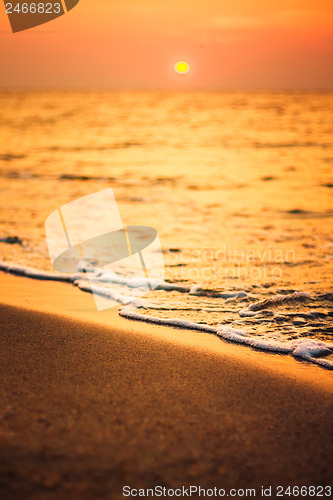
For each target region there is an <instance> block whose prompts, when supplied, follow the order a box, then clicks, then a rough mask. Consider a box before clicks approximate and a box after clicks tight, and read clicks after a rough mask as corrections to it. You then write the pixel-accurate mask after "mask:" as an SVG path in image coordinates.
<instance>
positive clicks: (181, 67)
mask: <svg viewBox="0 0 333 500" xmlns="http://www.w3.org/2000/svg"><path fill="white" fill-rule="evenodd" d="M175 70H176V71H177V73H180V74H182V75H184V74H185V73H188V72H189V71H190V65H189V64H188V63H187V62H185V61H179V62H177V63H176V64H175Z"/></svg>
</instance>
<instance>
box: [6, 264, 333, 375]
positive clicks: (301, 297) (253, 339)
mask: <svg viewBox="0 0 333 500" xmlns="http://www.w3.org/2000/svg"><path fill="white" fill-rule="evenodd" d="M0 270H1V271H3V272H8V273H11V274H15V275H19V276H25V277H28V278H33V279H39V280H49V281H62V282H67V283H72V284H73V285H74V286H77V287H78V288H79V289H80V290H82V291H84V292H89V293H97V294H99V295H102V296H104V297H106V298H109V299H111V300H113V301H115V302H116V303H117V304H119V305H120V306H122V307H120V309H119V315H120V316H122V317H124V318H127V319H130V320H136V321H143V322H146V323H154V324H157V325H164V326H169V327H174V328H183V329H187V330H196V331H202V332H207V333H210V334H214V335H217V336H219V337H221V338H223V339H224V340H226V341H229V342H235V343H237V344H243V345H247V346H249V347H252V348H255V349H260V350H262V351H266V352H271V353H279V354H287V355H292V356H293V357H295V358H298V359H302V360H305V361H308V362H310V363H314V364H316V365H318V366H321V367H323V368H326V369H330V370H333V362H332V361H330V360H328V359H325V356H328V355H330V354H332V353H333V343H328V342H323V341H321V340H317V339H311V338H298V339H292V340H288V341H278V340H275V339H274V340H272V339H269V338H267V337H266V338H265V337H264V336H263V335H250V334H249V333H247V332H245V331H243V330H239V329H235V328H233V327H231V326H230V325H226V324H223V325H222V324H220V325H218V326H211V325H208V324H205V323H197V322H194V321H190V320H186V319H182V318H176V317H173V318H160V317H155V316H151V315H148V314H143V313H142V312H139V310H140V309H148V308H149V306H150V304H149V302H148V301H147V300H146V299H142V298H140V297H136V296H135V295H133V294H132V293H131V290H132V291H133V290H136V289H139V288H140V287H142V286H143V285H144V283H145V280H143V279H142V278H139V277H131V278H128V277H124V276H120V275H117V274H116V273H113V272H111V271H104V270H102V269H95V268H92V267H90V268H87V269H86V272H84V270H83V269H78V272H77V273H75V274H71V275H68V274H59V273H53V272H46V271H41V270H37V269H34V268H31V267H25V266H20V265H17V264H10V263H7V262H4V261H0ZM88 280H89V281H88ZM106 284H113V285H115V286H116V287H117V286H119V285H121V287H122V288H121V289H120V290H118V289H117V288H116V287H113V288H111V287H108V286H105V285H106ZM159 289H160V290H164V291H165V292H170V291H177V292H180V293H187V294H188V295H189V297H191V296H198V295H199V296H201V295H205V296H207V297H211V296H212V292H214V291H213V290H207V289H202V288H200V287H198V286H195V287H184V286H181V285H177V284H172V283H167V282H163V283H161V284H160V285H159ZM217 294H218V295H217ZM331 296H332V294H331V293H328V294H321V295H319V296H318V297H320V298H323V299H324V300H332V297H331ZM214 297H218V298H221V300H224V301H226V302H227V301H228V300H229V299H230V298H236V299H237V298H246V297H247V293H246V292H244V291H237V292H217V291H216V295H214ZM309 300H310V301H311V300H314V298H313V297H312V296H311V295H310V294H309V293H307V292H294V293H292V294H288V295H284V296H281V295H278V296H276V297H273V298H272V299H268V300H263V301H258V302H254V303H251V304H250V305H249V307H248V308H247V309H241V310H240V311H238V313H239V316H240V317H241V318H242V317H243V318H246V317H249V318H251V317H252V316H256V315H257V314H264V315H267V316H270V315H271V311H270V310H269V308H274V307H278V306H279V305H281V304H284V303H296V302H304V301H309ZM151 308H152V309H158V308H156V307H154V306H152V307H151ZM161 309H163V308H161ZM169 310H172V309H169ZM193 310H195V309H193ZM320 314H321V313H317V312H316V311H310V312H309V313H301V314H300V313H298V314H297V316H306V317H310V316H311V317H312V316H316V315H317V316H318V315H320Z"/></svg>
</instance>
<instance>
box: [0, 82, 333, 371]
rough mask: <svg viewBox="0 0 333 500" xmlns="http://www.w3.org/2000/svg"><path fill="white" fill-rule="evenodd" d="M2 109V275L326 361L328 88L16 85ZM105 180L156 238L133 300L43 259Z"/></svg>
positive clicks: (90, 270)
mask: <svg viewBox="0 0 333 500" xmlns="http://www.w3.org/2000/svg"><path fill="white" fill-rule="evenodd" d="M0 110H1V111H0V190H1V215H0V261H1V262H0V269H2V270H3V271H6V272H12V273H16V274H22V275H25V276H29V277H31V278H36V279H51V280H53V279H54V280H62V281H68V282H69V283H71V284H72V285H74V286H79V287H80V288H81V289H82V293H84V292H87V291H88V292H89V291H90V292H91V291H92V288H91V283H92V282H93V283H94V285H93V286H94V287H95V289H96V287H97V288H98V287H100V293H101V295H103V294H104V296H105V297H108V295H109V296H110V297H112V300H113V301H115V302H116V303H117V307H118V308H119V313H120V314H121V315H122V316H124V317H126V318H128V319H129V320H137V321H146V322H147V323H158V324H164V325H168V326H170V327H173V328H187V329H190V330H191V329H193V330H203V331H207V334H208V333H213V334H216V335H219V336H220V337H221V338H223V339H225V340H226V341H228V342H234V343H242V344H245V345H248V346H249V348H256V349H261V350H266V351H270V352H275V353H278V354H281V355H282V354H283V355H286V354H287V355H293V356H294V357H295V359H297V360H301V362H302V363H306V364H308V365H309V366H313V365H314V364H315V365H320V366H322V367H324V368H333V287H332V277H333V231H332V230H333V196H332V194H333V121H332V116H333V93H330V92H301V91H299V92H298V91H289V92H277V91H274V92H273V91H270V92H263V91H260V92H259V91H256V92H255V91H253V92H243V91H233V92H231V91H221V92H216V91H209V92H206V91H205V92H204V91H195V92H192V91H186V92H185V91H184V92H178V91H102V90H99V91H92V90H87V91H73V90H71V91H64V90H62V91H51V90H48V91H40V90H34V91H23V90H17V91H1V92H0ZM110 188H111V189H112V190H113V193H114V196H115V199H116V203H117V207H118V210H119V213H120V216H121V220H122V221H123V223H124V225H125V226H148V227H151V228H154V230H156V232H157V234H158V237H159V241H160V245H161V250H162V255H163V261H164V279H163V280H162V281H160V283H159V285H158V286H157V287H156V288H154V289H151V290H148V291H147V290H146V292H145V293H143V291H142V282H141V281H140V280H139V279H138V280H135V276H134V275H132V276H130V277H128V276H122V272H121V267H120V268H119V270H118V271H116V272H114V273H113V274H110V273H107V272H106V271H105V270H104V269H103V266H102V265H101V263H100V262H98V259H97V260H96V259H95V261H90V262H86V263H85V266H86V267H84V266H83V268H82V266H81V267H80V266H78V269H77V271H76V272H75V273H65V274H64V273H59V272H57V271H56V270H55V269H54V268H53V266H52V262H51V260H50V256H49V250H48V245H47V241H46V237H45V221H46V219H47V218H48V216H49V215H50V214H51V213H52V212H54V211H55V210H57V209H58V208H59V207H62V206H64V205H66V204H68V203H70V202H72V201H74V200H77V199H80V198H82V197H84V196H88V195H91V194H93V193H97V192H100V191H103V190H107V189H110ZM107 215H108V214H107V213H103V209H101V213H100V216H101V218H105V217H107ZM68 286H70V285H68ZM136 288H137V290H136ZM136 292H137V293H136ZM139 296H140V300H138V297H139Z"/></svg>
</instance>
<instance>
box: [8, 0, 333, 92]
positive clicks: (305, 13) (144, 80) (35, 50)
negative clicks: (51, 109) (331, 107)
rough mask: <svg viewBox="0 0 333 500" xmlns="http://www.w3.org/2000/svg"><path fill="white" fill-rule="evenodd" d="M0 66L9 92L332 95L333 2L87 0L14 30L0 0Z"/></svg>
mask: <svg viewBox="0 0 333 500" xmlns="http://www.w3.org/2000/svg"><path fill="white" fill-rule="evenodd" d="M36 1H37V0H36ZM14 3H15V0H14V1H13V4H14ZM180 60H185V61H187V62H188V63H189V64H190V71H189V72H188V73H186V74H185V75H179V74H178V73H177V72H176V71H175V69H174V66H175V63H176V62H177V61H180ZM0 67H1V71H0V86H1V87H2V88H7V87H10V88H12V87H14V88H16V87H28V88H31V87H37V88H45V87H46V88H116V89H122V88H133V89H141V88H143V89H145V88H152V89H154V88H158V89H159V88H162V89H183V88H184V89H188V88H189V89H230V88H232V89H323V90H326V89H333V1H332V0H277V1H276V0H235V1H234V2H231V1H230V0H80V2H79V4H78V5H77V6H76V7H75V8H74V9H72V10H71V11H70V12H68V13H67V14H66V15H64V16H61V17H59V18H58V19H55V20H53V21H51V22H49V23H47V24H44V25H42V26H39V27H36V28H33V29H30V30H26V31H23V32H19V33H15V34H13V33H12V32H11V29H10V24H9V21H8V18H7V15H6V12H5V7H4V3H3V2H1V3H0Z"/></svg>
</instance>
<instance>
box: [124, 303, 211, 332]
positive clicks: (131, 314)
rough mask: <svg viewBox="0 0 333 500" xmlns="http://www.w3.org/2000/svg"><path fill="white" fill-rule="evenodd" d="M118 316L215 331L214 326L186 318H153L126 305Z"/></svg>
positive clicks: (188, 328) (189, 328) (190, 328)
mask: <svg viewBox="0 0 333 500" xmlns="http://www.w3.org/2000/svg"><path fill="white" fill-rule="evenodd" d="M119 314H120V316H123V317H124V318H128V319H134V320H137V321H145V322H146V323H155V324H157V325H166V326H174V327H178V328H185V329H186V330H200V331H203V332H208V333H216V328H214V327H213V326H209V325H205V324H200V323H193V322H192V321H188V320H186V319H178V318H170V319H165V318H155V317H154V316H149V315H146V314H140V313H137V312H136V311H135V309H133V308H132V307H129V306H126V307H124V308H123V309H121V310H120V311H119Z"/></svg>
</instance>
